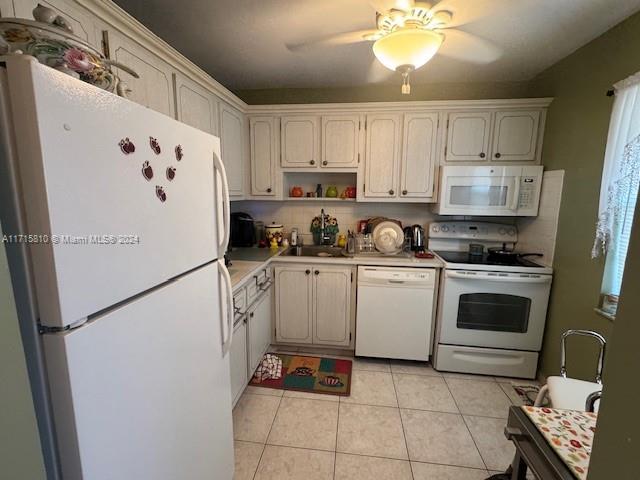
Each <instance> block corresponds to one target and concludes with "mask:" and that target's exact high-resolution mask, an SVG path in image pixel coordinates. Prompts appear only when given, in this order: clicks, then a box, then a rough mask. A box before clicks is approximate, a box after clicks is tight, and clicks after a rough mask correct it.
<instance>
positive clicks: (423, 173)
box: [400, 112, 438, 199]
mask: <svg viewBox="0 0 640 480" xmlns="http://www.w3.org/2000/svg"><path fill="white" fill-rule="evenodd" d="M437 133H438V113H435V112H431V113H408V114H405V116H404V130H403V139H402V160H401V162H400V198H407V199H409V198H424V199H430V198H433V196H434V184H435V168H436V146H437V138H438V135H437Z"/></svg>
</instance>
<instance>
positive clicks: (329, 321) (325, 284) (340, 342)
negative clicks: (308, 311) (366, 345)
mask: <svg viewBox="0 0 640 480" xmlns="http://www.w3.org/2000/svg"><path fill="white" fill-rule="evenodd" d="M313 267H314V268H313V282H314V285H313V304H314V308H313V315H314V318H313V343H314V344H322V345H336V346H348V345H349V343H350V341H351V318H352V313H353V312H352V308H351V307H352V303H351V302H352V300H351V295H352V269H351V267H342V266H328V265H314V266H313Z"/></svg>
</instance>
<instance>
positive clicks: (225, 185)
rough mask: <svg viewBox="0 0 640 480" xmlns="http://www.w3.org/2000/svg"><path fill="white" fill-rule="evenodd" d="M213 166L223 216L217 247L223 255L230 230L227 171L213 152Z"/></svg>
mask: <svg viewBox="0 0 640 480" xmlns="http://www.w3.org/2000/svg"><path fill="white" fill-rule="evenodd" d="M213 164H214V168H215V170H216V171H217V172H219V173H220V183H221V184H222V215H223V216H224V232H223V235H222V241H220V243H219V245H218V249H219V251H222V252H223V253H224V252H226V250H227V244H228V243H229V232H230V230H231V213H230V203H229V184H228V183H227V171H226V170H225V168H224V164H223V163H222V160H221V159H220V157H219V156H218V155H217V154H216V153H215V152H214V153H213Z"/></svg>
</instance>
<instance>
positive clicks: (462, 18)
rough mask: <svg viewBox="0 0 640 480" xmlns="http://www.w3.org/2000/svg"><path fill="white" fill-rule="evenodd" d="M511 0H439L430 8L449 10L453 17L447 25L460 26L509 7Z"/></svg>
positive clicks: (436, 10) (433, 9)
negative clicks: (470, 0)
mask: <svg viewBox="0 0 640 480" xmlns="http://www.w3.org/2000/svg"><path fill="white" fill-rule="evenodd" d="M510 1H512V0H473V1H472V2H469V1H468V0H440V2H437V3H436V4H435V5H434V6H433V7H432V8H431V10H432V11H433V12H438V11H440V10H446V11H449V12H451V14H452V16H453V19H452V20H451V21H450V22H449V23H448V24H447V27H449V28H451V27H461V26H462V25H467V24H469V23H473V22H475V21H476V20H479V19H481V18H484V17H488V16H490V15H491V13H490V12H495V11H496V10H498V11H501V10H500V9H503V8H507V7H509V5H508V4H509V2H510ZM502 11H504V10H502Z"/></svg>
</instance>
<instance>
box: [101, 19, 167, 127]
mask: <svg viewBox="0 0 640 480" xmlns="http://www.w3.org/2000/svg"><path fill="white" fill-rule="evenodd" d="M108 35H109V54H110V57H111V58H112V59H114V60H116V61H118V62H120V63H122V64H123V65H126V66H127V67H129V68H131V69H133V70H134V71H135V72H136V73H137V74H138V75H139V78H135V77H133V76H132V75H130V74H128V73H127V72H125V71H123V70H120V69H116V70H117V71H118V76H119V77H120V79H121V80H123V81H124V82H125V83H126V84H127V85H128V86H129V88H130V89H131V93H130V94H129V95H128V97H129V100H132V101H134V102H136V103H139V104H140V105H144V106H145V107H149V108H151V109H152V110H155V111H157V112H160V113H164V114H165V115H167V116H169V117H173V118H175V116H174V99H173V80H172V77H173V70H172V68H171V66H170V65H169V64H168V63H166V62H164V61H163V60H161V59H160V58H159V57H156V56H155V55H154V54H152V53H151V52H149V51H148V50H146V49H145V48H143V47H141V46H140V45H138V44H136V43H133V42H132V41H130V40H128V39H126V38H125V37H124V36H123V35H121V34H119V33H117V32H114V31H113V30H110V31H109V32H108Z"/></svg>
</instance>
